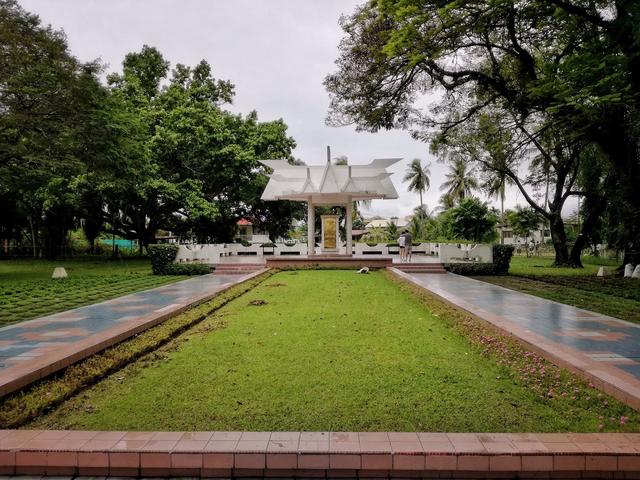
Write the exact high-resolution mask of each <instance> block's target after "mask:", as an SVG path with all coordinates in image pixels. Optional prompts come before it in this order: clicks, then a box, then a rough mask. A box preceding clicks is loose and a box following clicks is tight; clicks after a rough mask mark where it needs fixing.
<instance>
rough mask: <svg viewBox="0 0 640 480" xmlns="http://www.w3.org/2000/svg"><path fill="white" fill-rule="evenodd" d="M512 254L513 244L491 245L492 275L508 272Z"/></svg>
mask: <svg viewBox="0 0 640 480" xmlns="http://www.w3.org/2000/svg"><path fill="white" fill-rule="evenodd" d="M512 256H513V245H494V246H493V266H494V269H495V273H494V275H506V274H507V273H509V264H510V263H511V257H512Z"/></svg>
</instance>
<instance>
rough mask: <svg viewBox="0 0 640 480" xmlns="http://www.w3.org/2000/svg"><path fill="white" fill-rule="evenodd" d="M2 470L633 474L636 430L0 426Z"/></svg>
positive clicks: (637, 459) (636, 473) (639, 461)
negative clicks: (89, 429) (168, 429)
mask: <svg viewBox="0 0 640 480" xmlns="http://www.w3.org/2000/svg"><path fill="white" fill-rule="evenodd" d="M0 474H2V475H14V474H17V475H83V476H85V475H87V476H88V475H91V476H96V475H100V476H107V475H110V476H146V477H168V476H171V477H180V476H190V477H225V478H230V477H263V476H264V477H307V478H310V477H322V478H348V477H351V478H355V477H361V478H364V477H367V478H373V477H403V478H409V477H417V478H424V477H427V478H438V477H439V478H443V477H446V478H514V477H516V476H517V477H518V478H603V479H605V478H606V479H613V478H634V479H638V478H640V434H621V433H610V434H553V433H551V434H532V433H525V434H517V433H516V434H507V433H491V434H476V433H399V432H389V433H387V432H363V433H357V432H356V433H354V432H333V433H330V432H86V431H57V430H56V431H52V430H49V431H46V430H45V431H42V430H2V431H0Z"/></svg>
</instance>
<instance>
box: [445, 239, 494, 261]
mask: <svg viewBox="0 0 640 480" xmlns="http://www.w3.org/2000/svg"><path fill="white" fill-rule="evenodd" d="M439 256H440V261H441V262H442V263H453V262H482V263H492V262H493V249H492V248H491V245H487V244H476V245H465V244H458V245H456V244H451V243H443V244H441V245H440V255H439Z"/></svg>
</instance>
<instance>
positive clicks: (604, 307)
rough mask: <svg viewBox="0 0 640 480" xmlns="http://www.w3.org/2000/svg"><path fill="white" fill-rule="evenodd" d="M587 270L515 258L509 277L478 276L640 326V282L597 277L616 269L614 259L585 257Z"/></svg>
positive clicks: (491, 281) (542, 258)
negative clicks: (603, 268) (604, 269)
mask: <svg viewBox="0 0 640 480" xmlns="http://www.w3.org/2000/svg"><path fill="white" fill-rule="evenodd" d="M582 261H583V264H584V268H583V269H580V268H555V267H552V266H551V262H553V258H550V257H530V258H527V257H521V256H517V257H513V258H512V259H511V266H510V268H509V275H505V276H499V277H492V276H483V277H477V279H478V280H483V281H486V282H490V283H494V284H496V285H501V286H503V287H507V288H511V289H513V290H518V291H520V292H525V293H529V294H531V295H536V296H539V297H542V298H546V299H548V300H555V301H556V302H561V303H566V304H568V305H573V306H575V307H580V308H584V309H586V310H593V311H594V312H599V313H604V314H605V315H611V316H613V317H617V318H621V319H623V320H628V321H630V322H637V323H640V282H638V281H637V280H636V279H631V278H622V277H619V276H612V277H597V276H596V273H597V271H598V268H599V266H600V265H607V266H609V267H611V269H612V270H614V269H615V268H617V266H618V264H617V263H616V262H615V261H614V260H607V259H603V258H595V257H584V258H583V260H582Z"/></svg>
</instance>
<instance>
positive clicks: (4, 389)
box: [0, 268, 269, 397]
mask: <svg viewBox="0 0 640 480" xmlns="http://www.w3.org/2000/svg"><path fill="white" fill-rule="evenodd" d="M267 270H269V269H268V268H264V269H262V270H258V271H256V272H253V273H250V274H248V275H242V276H238V279H237V280H236V281H232V282H229V283H226V284H224V285H222V286H221V287H220V288H217V289H215V290H214V291H212V292H207V293H204V294H198V295H194V296H192V297H189V298H188V299H186V300H185V301H184V302H181V303H178V304H174V305H171V306H170V308H167V307H165V308H164V309H162V311H155V312H151V313H149V314H147V315H144V316H141V317H137V318H135V319H132V320H129V321H127V322H123V323H121V324H119V325H116V326H114V327H112V328H110V329H108V330H104V331H102V332H99V333H96V334H94V335H91V336H90V337H88V338H86V339H84V340H81V341H78V342H75V343H74V344H73V345H70V346H68V347H63V348H60V349H59V350H56V351H54V352H52V353H51V354H49V355H47V356H46V358H43V359H40V360H34V361H30V362H25V363H23V364H19V365H16V366H13V367H9V368H7V369H4V370H3V371H1V372H0V397H2V396H5V395H7V394H9V393H12V392H15V391H16V390H19V389H21V388H23V387H25V386H27V385H29V384H31V383H33V382H35V381H37V380H40V379H42V378H45V377H47V376H49V375H51V374H53V373H55V372H57V371H60V370H62V369H64V368H66V367H68V366H70V365H72V364H74V363H76V362H78V361H80V360H83V359H85V358H87V357H89V356H91V355H93V354H95V353H98V352H100V351H103V350H105V349H107V348H109V347H111V346H113V345H115V344H117V343H120V342H122V341H123V340H126V339H127V338H130V337H132V336H134V335H136V334H138V333H140V332H142V331H144V330H147V329H149V328H151V327H153V326H155V325H158V324H159V323H161V322H163V321H165V320H167V319H169V318H171V317H173V316H175V315H178V314H180V313H182V312H184V311H185V310H187V309H189V308H192V307H195V306H197V305H199V304H201V303H203V302H206V301H208V300H211V299H212V298H214V297H216V296H217V295H219V294H220V293H222V292H224V291H226V290H228V289H230V288H231V287H234V286H236V285H239V284H241V283H244V282H246V281H248V280H251V279H252V278H254V277H257V276H259V275H261V274H263V273H264V272H266V271H267Z"/></svg>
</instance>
